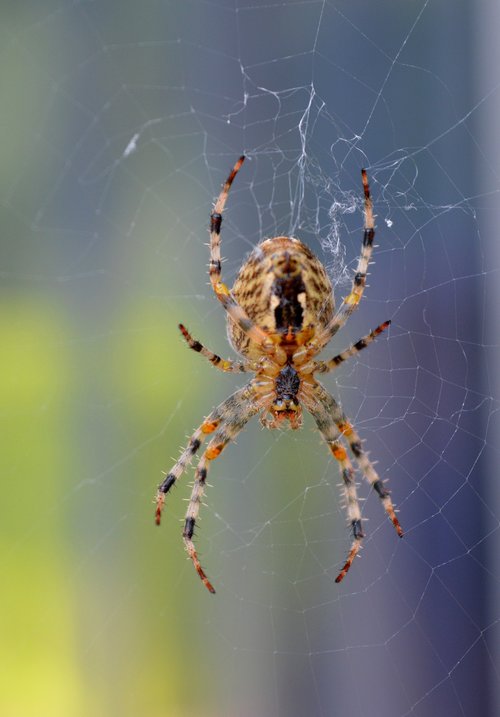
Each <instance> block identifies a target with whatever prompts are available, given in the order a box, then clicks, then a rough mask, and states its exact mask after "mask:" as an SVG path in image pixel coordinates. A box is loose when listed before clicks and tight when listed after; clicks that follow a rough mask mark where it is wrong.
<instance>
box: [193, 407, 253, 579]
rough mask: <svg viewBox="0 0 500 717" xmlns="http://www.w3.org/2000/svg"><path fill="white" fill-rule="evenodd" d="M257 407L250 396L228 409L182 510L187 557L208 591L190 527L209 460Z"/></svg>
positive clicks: (197, 507)
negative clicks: (184, 508) (185, 508)
mask: <svg viewBox="0 0 500 717" xmlns="http://www.w3.org/2000/svg"><path fill="white" fill-rule="evenodd" d="M259 410H260V405H259V404H257V403H256V402H254V401H251V400H246V401H245V400H242V399H239V400H238V401H237V402H236V403H235V404H234V405H233V406H232V408H231V409H230V413H229V414H228V415H227V416H226V420H225V422H224V423H223V424H221V425H220V427H219V428H218V429H217V431H216V433H215V435H214V437H213V438H212V440H211V441H210V442H209V444H208V446H207V448H206V450H205V452H204V453H203V455H202V456H201V458H200V460H199V463H198V466H197V468H196V473H195V478H194V485H193V490H192V491H191V498H190V499H189V504H188V508H187V511H186V519H185V523H184V530H183V532H182V537H183V538H184V544H185V546H186V550H187V552H188V555H189V557H190V558H191V560H192V561H193V564H194V567H195V569H196V572H197V573H198V575H199V576H200V578H201V580H202V581H203V584H204V585H205V587H206V588H207V590H209V592H211V593H215V590H214V587H213V585H212V583H211V582H210V581H209V579H208V578H207V576H206V574H205V571H204V570H203V568H202V567H201V563H200V560H199V558H198V553H197V552H196V548H195V545H194V543H193V535H194V529H195V526H196V521H197V519H198V514H199V512H200V505H201V501H202V499H203V495H204V492H205V485H206V480H207V475H208V469H209V466H210V463H211V462H212V461H213V460H215V459H216V458H218V457H219V456H220V454H221V453H222V451H223V450H224V448H225V447H226V446H227V444H228V443H229V442H230V441H232V440H234V438H235V437H236V436H237V435H238V433H239V432H240V431H241V430H242V429H243V428H244V426H245V425H246V423H247V422H248V421H249V420H250V418H252V416H254V415H255V414H256V413H257V412H258V411H259Z"/></svg>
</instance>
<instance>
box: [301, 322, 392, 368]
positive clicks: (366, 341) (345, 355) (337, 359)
mask: <svg viewBox="0 0 500 717" xmlns="http://www.w3.org/2000/svg"><path fill="white" fill-rule="evenodd" d="M390 325H391V322H390V321H384V323H383V324H380V326H377V328H376V329H373V331H370V333H369V334H367V335H366V336H363V338H362V339H359V341H356V343H355V344H352V346H350V347H349V348H348V349H345V350H344V351H341V352H340V353H339V354H337V356H334V357H333V358H332V359H330V360H329V361H314V363H312V364H311V371H312V372H313V373H328V371H333V370H334V369H336V368H337V366H340V364H341V363H343V362H344V361H347V359H349V358H351V356H355V355H356V354H357V353H359V352H360V351H362V350H363V349H365V348H366V347H367V346H369V345H370V344H371V343H372V342H373V341H375V339H376V338H377V336H379V335H380V334H381V333H382V332H383V331H385V330H386V329H387V328H388V327H389V326H390ZM308 369H309V366H307V365H306V366H304V367H303V369H302V370H304V371H307V370H308Z"/></svg>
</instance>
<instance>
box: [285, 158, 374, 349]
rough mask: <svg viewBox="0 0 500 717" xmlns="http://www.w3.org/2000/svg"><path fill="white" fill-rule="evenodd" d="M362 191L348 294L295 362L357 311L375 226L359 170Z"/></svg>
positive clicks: (367, 190)
mask: <svg viewBox="0 0 500 717" xmlns="http://www.w3.org/2000/svg"><path fill="white" fill-rule="evenodd" d="M361 178H362V181H363V190H364V195H365V200H364V201H365V226H364V231H363V242H362V244H361V254H360V255H359V259H358V266H357V268H356V273H355V275H354V278H353V281H352V287H351V291H350V293H349V294H348V295H347V296H346V297H345V299H344V300H343V302H342V303H341V305H340V307H339V308H338V310H337V312H336V313H335V314H334V315H333V316H332V318H331V319H330V321H329V322H328V324H327V325H326V326H325V328H324V329H323V330H322V331H320V332H319V333H318V335H317V336H316V337H315V338H314V339H313V340H312V341H311V342H310V344H309V346H306V347H304V349H302V350H299V351H298V352H297V354H296V357H297V360H299V361H301V362H302V361H304V362H305V361H306V360H308V359H309V358H310V357H311V356H314V355H315V354H317V353H319V351H321V349H322V348H323V347H324V346H326V344H327V343H328V342H329V341H330V340H331V339H332V338H333V336H335V334H336V333H337V331H338V330H339V329H341V328H342V326H344V324H345V322H346V321H347V319H348V318H349V316H350V315H351V314H352V313H353V312H354V311H355V310H356V309H357V307H358V304H359V302H360V301H361V297H362V296H363V292H364V290H365V285H366V274H367V272H368V264H369V263H370V259H371V255H372V251H373V240H374V238H375V224H374V219H373V204H372V198H371V194H370V185H369V184H368V176H367V174H366V170H365V169H362V170H361Z"/></svg>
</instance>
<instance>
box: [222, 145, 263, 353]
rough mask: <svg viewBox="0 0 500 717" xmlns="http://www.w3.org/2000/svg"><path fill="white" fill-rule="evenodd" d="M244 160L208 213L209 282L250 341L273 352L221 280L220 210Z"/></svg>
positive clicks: (238, 163) (240, 159) (239, 160)
mask: <svg viewBox="0 0 500 717" xmlns="http://www.w3.org/2000/svg"><path fill="white" fill-rule="evenodd" d="M244 161H245V157H244V156H241V157H240V158H239V159H238V161H237V162H236V164H235V165H234V167H233V169H232V170H231V172H230V174H229V177H228V178H227V179H226V181H225V183H224V186H223V187H222V190H221V193H220V194H219V197H218V199H217V201H216V202H215V205H214V208H213V211H212V213H211V214H210V267H209V275H210V282H211V284H212V288H213V290H214V292H215V295H216V297H217V298H218V299H219V301H220V302H221V304H222V305H223V307H224V309H225V310H226V311H227V313H228V314H229V316H230V317H231V319H232V320H233V321H234V322H235V323H236V324H237V325H238V326H239V327H240V329H241V330H242V331H244V332H245V334H247V335H248V336H249V337H250V338H251V339H252V341H255V342H256V343H258V344H260V345H261V346H262V347H263V349H264V350H265V351H268V352H270V353H273V352H274V351H275V350H276V347H275V344H274V343H273V341H272V340H271V338H270V337H269V336H268V335H267V333H266V332H265V331H264V330H263V329H261V328H260V327H259V326H257V325H256V324H255V323H254V322H253V321H252V319H251V318H250V317H249V316H248V314H247V313H246V311H244V309H242V308H241V306H240V305H239V304H238V303H237V302H236V300H235V299H234V297H233V296H232V294H231V292H230V291H229V289H228V287H227V286H226V285H225V284H224V283H223V282H222V281H221V273H222V264H221V253H220V231H221V225H222V212H223V211H224V207H225V205H226V201H227V197H228V194H229V190H230V188H231V185H232V183H233V180H234V178H235V177H236V175H237V174H238V172H239V170H240V168H241V165H242V164H243V162H244Z"/></svg>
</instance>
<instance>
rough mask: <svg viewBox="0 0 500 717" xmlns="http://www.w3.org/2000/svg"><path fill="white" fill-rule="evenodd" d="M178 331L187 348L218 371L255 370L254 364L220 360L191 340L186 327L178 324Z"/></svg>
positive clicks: (201, 345) (237, 371) (241, 371)
mask: <svg viewBox="0 0 500 717" xmlns="http://www.w3.org/2000/svg"><path fill="white" fill-rule="evenodd" d="M179 329H180V331H181V334H182V335H183V336H184V338H185V339H186V342H187V345H188V346H189V348H190V349H193V351H196V352H197V353H200V354H201V355H202V356H204V357H205V358H206V359H208V360H209V361H210V363H211V364H212V366H215V368H218V369H219V371H226V372H227V373H245V372H246V371H256V370H257V366H256V364H255V362H253V363H252V362H250V361H232V360H230V359H222V358H221V357H220V356H218V355H217V354H214V353H213V351H210V349H207V348H206V347H205V346H203V344H201V343H200V342H199V341H197V340H196V339H193V337H192V336H191V334H190V333H189V331H188V330H187V329H186V327H185V326H183V324H179Z"/></svg>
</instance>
